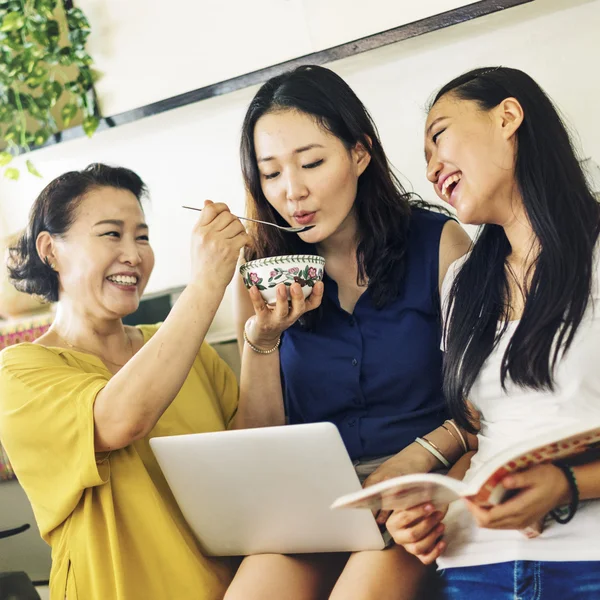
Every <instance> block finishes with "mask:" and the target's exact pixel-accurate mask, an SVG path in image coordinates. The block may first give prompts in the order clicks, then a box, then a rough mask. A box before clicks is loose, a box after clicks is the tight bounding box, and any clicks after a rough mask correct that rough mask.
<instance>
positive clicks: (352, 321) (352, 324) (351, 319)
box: [348, 317, 356, 327]
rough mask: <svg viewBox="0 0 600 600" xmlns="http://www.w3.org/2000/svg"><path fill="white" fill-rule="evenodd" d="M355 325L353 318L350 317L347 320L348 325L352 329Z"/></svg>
mask: <svg viewBox="0 0 600 600" xmlns="http://www.w3.org/2000/svg"><path fill="white" fill-rule="evenodd" d="M355 323H356V321H355V320H354V317H350V318H349V319H348V325H350V327H354V324H355Z"/></svg>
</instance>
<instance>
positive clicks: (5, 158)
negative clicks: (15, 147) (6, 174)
mask: <svg viewBox="0 0 600 600" xmlns="http://www.w3.org/2000/svg"><path fill="white" fill-rule="evenodd" d="M12 159H13V155H12V154H11V153H10V152H0V167H3V166H4V165H7V164H8V163H9V162H10V161H11V160H12Z"/></svg>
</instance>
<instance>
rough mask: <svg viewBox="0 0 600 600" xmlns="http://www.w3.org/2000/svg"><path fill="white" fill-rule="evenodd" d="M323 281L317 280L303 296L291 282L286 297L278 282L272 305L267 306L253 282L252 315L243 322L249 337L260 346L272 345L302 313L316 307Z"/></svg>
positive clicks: (320, 297) (283, 288)
mask: <svg viewBox="0 0 600 600" xmlns="http://www.w3.org/2000/svg"><path fill="white" fill-rule="evenodd" d="M323 290H324V286H323V282H322V281H318V282H317V283H315V286H314V287H313V289H312V293H311V294H310V296H309V297H308V298H306V299H305V298H304V295H303V294H302V288H301V287H300V284H299V283H293V284H292V285H291V286H290V296H291V299H290V300H288V296H287V288H286V286H285V285H284V284H283V283H281V284H279V285H278V286H277V288H276V292H277V299H276V302H275V306H269V305H268V304H267V303H266V302H265V301H264V299H263V297H262V296H261V295H260V291H259V290H258V288H257V287H256V286H252V287H251V288H250V289H249V290H248V292H249V294H250V299H251V300H252V306H253V308H254V312H255V315H254V316H253V317H250V319H248V322H247V323H246V335H247V336H248V339H249V340H250V341H251V342H252V343H253V344H254V345H256V346H258V347H259V348H272V347H273V346H274V345H275V344H276V343H277V340H278V339H279V337H280V336H281V334H282V333H283V332H284V331H285V330H286V329H287V328H288V327H291V326H292V325H293V324H294V323H295V322H296V321H297V320H298V319H299V318H300V317H301V316H302V315H303V314H304V313H306V312H308V311H309V310H314V309H315V308H317V307H318V306H319V305H320V304H321V301H322V300H323Z"/></svg>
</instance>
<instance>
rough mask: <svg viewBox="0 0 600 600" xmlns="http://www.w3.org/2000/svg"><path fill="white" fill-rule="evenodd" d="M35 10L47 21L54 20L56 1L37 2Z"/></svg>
mask: <svg viewBox="0 0 600 600" xmlns="http://www.w3.org/2000/svg"><path fill="white" fill-rule="evenodd" d="M34 8H35V10H36V11H37V12H38V14H40V15H42V17H44V18H45V19H52V17H53V16H54V9H55V8H56V0H35V2H34Z"/></svg>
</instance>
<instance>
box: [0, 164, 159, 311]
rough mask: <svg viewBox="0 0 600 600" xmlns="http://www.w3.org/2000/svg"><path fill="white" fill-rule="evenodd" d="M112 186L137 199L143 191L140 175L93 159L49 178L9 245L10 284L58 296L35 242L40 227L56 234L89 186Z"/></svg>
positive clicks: (54, 278) (53, 298)
mask: <svg viewBox="0 0 600 600" xmlns="http://www.w3.org/2000/svg"><path fill="white" fill-rule="evenodd" d="M103 187H112V188H117V189H122V190H129V191H130V192H131V193H132V194H133V195H134V196H135V197H136V198H137V199H138V201H139V202H140V204H141V201H142V198H143V197H144V196H145V195H146V193H147V188H146V185H145V184H144V182H143V181H142V180H141V178H140V177H139V176H138V175H137V174H136V173H134V172H133V171H130V170H129V169H125V168H123V167H111V166H108V165H104V164H100V163H94V164H91V165H89V166H88V167H86V168H85V169H83V170H82V171H69V172H68V173H64V174H63V175H60V176H59V177H57V178H56V179H54V180H53V181H51V182H50V183H49V184H48V185H47V186H46V187H45V188H44V189H43V190H42V192H41V193H40V195H39V196H38V197H37V199H36V200H35V202H34V203H33V206H32V207H31V211H30V213H29V223H28V225H27V228H26V230H25V232H24V233H23V235H22V236H21V237H20V238H19V240H18V241H17V243H16V244H15V246H13V247H12V248H9V258H8V271H9V277H10V280H11V282H12V284H13V285H14V286H15V287H16V288H17V289H18V290H19V291H21V292H25V293H27V294H34V295H36V296H40V297H41V298H43V299H44V300H46V301H48V302H56V301H57V300H58V289H59V285H58V274H57V273H56V271H54V269H52V268H51V267H50V264H49V262H48V260H47V259H46V260H42V259H41V258H40V256H39V254H38V252H37V248H36V242H37V238H38V236H39V234H40V233H41V232H42V231H47V232H48V233H50V234H51V235H55V236H60V235H63V234H64V233H66V232H67V230H68V229H69V227H71V225H72V223H73V221H74V218H75V211H76V209H77V207H78V206H79V204H80V202H81V200H82V199H83V197H84V196H85V195H86V194H87V193H88V192H90V191H91V190H93V189H98V188H103Z"/></svg>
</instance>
